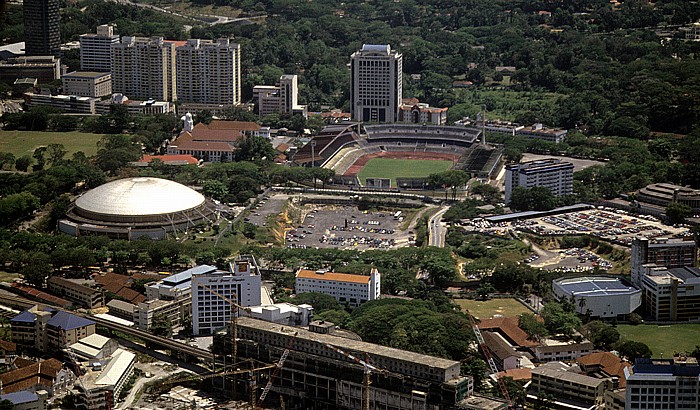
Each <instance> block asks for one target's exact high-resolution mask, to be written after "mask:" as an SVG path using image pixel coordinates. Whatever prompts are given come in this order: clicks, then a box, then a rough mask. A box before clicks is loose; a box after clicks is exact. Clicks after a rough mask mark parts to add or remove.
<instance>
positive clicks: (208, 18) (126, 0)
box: [108, 0, 267, 31]
mask: <svg viewBox="0 0 700 410" xmlns="http://www.w3.org/2000/svg"><path fill="white" fill-rule="evenodd" d="M108 1H109V0H108ZM112 1H114V2H116V3H119V4H128V5H131V6H137V7H142V8H146V9H151V10H155V11H159V12H161V13H168V14H172V15H173V16H177V17H180V18H184V19H189V20H196V21H199V22H202V23H206V24H208V25H210V26H214V25H217V24H226V23H235V22H245V23H247V24H253V23H255V20H258V19H264V18H266V17H267V15H262V16H254V17H226V16H216V15H210V14H202V15H195V16H190V15H186V14H181V13H178V12H175V11H171V10H168V9H164V8H161V7H157V6H154V5H152V4H143V3H136V2H133V1H131V0H112ZM190 28H191V26H190ZM187 31H189V30H187Z"/></svg>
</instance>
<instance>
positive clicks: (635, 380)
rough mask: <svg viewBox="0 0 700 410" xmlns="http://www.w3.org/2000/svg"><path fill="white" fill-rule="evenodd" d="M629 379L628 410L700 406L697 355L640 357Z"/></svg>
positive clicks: (630, 372)
mask: <svg viewBox="0 0 700 410" xmlns="http://www.w3.org/2000/svg"><path fill="white" fill-rule="evenodd" d="M625 378H626V380H627V392H626V393H627V394H626V400H625V410H636V409H669V410H675V409H697V408H699V407H700V366H698V361H697V359H695V358H694V357H674V358H673V359H637V360H636V362H635V364H634V366H633V367H632V370H631V371H629V370H626V371H625Z"/></svg>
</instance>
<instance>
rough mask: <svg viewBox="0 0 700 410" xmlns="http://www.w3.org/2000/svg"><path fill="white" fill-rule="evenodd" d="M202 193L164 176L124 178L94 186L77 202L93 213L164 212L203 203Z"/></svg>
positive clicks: (173, 211) (145, 213)
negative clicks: (163, 177)
mask: <svg viewBox="0 0 700 410" xmlns="http://www.w3.org/2000/svg"><path fill="white" fill-rule="evenodd" d="M204 202H205V198H204V196H203V195H202V194H200V193H198V192H196V191H195V190H193V189H191V188H188V187H186V186H184V185H182V184H178V183H177V182H173V181H168V180H167V179H161V178H150V177H149V178H125V179H119V180H116V181H112V182H108V183H106V184H103V185H100V186H98V187H97V188H95V189H92V190H90V191H88V192H86V193H85V194H83V195H82V196H80V197H79V198H78V199H76V201H75V206H76V207H77V208H79V209H80V210H84V211H87V212H90V213H94V214H103V215H121V216H140V215H163V214H170V213H175V212H181V211H185V210H189V209H193V208H196V207H198V206H201V205H202V204H204Z"/></svg>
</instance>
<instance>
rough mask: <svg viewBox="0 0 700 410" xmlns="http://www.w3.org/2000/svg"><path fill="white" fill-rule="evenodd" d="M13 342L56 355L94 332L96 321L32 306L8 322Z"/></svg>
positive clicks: (61, 311)
mask: <svg viewBox="0 0 700 410" xmlns="http://www.w3.org/2000/svg"><path fill="white" fill-rule="evenodd" d="M10 327H11V329H12V340H13V341H14V342H15V343H17V344H20V345H22V346H32V347H34V348H35V349H37V350H40V351H43V352H55V351H60V350H62V349H65V348H66V347H67V346H68V345H71V344H73V343H76V342H77V341H78V340H80V339H82V338H84V337H86V336H90V335H92V334H94V333H95V322H93V321H92V320H90V319H86V318H84V317H81V316H78V315H74V314H72V313H69V312H66V311H63V310H55V309H50V308H49V309H42V308H40V307H39V306H38V305H37V306H33V307H31V308H29V309H27V310H25V311H24V312H22V313H20V314H18V315H17V316H15V317H13V318H12V319H10Z"/></svg>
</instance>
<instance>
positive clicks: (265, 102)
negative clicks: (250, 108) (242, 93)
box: [253, 74, 308, 117]
mask: <svg viewBox="0 0 700 410" xmlns="http://www.w3.org/2000/svg"><path fill="white" fill-rule="evenodd" d="M298 95H299V85H298V77H297V76H296V75H287V74H285V75H282V76H280V80H279V82H278V83H277V85H274V86H269V85H256V86H255V87H254V88H253V97H254V98H255V99H257V101H258V114H259V115H260V116H261V117H264V116H266V115H269V114H275V113H281V114H301V115H303V116H304V117H307V116H308V112H307V109H306V106H305V105H299V103H298Z"/></svg>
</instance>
